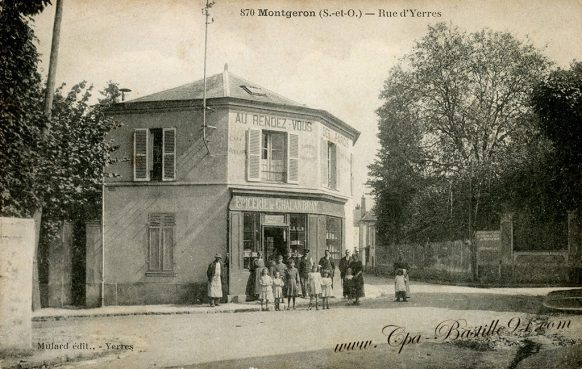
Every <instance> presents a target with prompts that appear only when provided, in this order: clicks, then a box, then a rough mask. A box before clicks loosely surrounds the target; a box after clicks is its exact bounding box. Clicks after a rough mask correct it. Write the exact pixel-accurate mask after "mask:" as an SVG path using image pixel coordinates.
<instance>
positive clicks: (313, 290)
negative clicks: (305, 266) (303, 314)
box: [308, 265, 321, 310]
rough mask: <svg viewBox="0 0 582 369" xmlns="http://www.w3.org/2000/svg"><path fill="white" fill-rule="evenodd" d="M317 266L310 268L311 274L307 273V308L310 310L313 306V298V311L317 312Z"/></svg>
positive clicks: (318, 281) (319, 286) (318, 275)
mask: <svg viewBox="0 0 582 369" xmlns="http://www.w3.org/2000/svg"><path fill="white" fill-rule="evenodd" d="M318 269H319V266H317V265H314V266H313V267H311V273H309V281H308V285H309V307H308V310H311V308H312V306H313V298H314V297H315V310H319V307H318V306H317V299H318V298H319V296H320V295H321V272H320V271H319V270H318Z"/></svg>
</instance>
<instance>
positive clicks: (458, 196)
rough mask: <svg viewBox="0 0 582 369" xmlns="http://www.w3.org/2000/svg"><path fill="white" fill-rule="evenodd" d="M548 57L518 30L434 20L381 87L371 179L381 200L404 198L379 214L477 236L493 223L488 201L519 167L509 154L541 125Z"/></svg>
mask: <svg viewBox="0 0 582 369" xmlns="http://www.w3.org/2000/svg"><path fill="white" fill-rule="evenodd" d="M549 65H550V63H549V61H548V60H547V59H546V58H545V57H544V56H543V55H542V54H541V53H540V52H539V51H538V50H537V49H535V48H534V47H533V46H532V45H531V44H530V43H527V42H522V41H519V40H517V39H515V38H514V37H513V36H512V35H511V34H509V33H505V32H494V31H491V30H482V31H479V32H476V33H466V32H462V31H460V30H459V29H458V28H456V27H452V26H451V27H449V26H447V25H446V24H444V23H439V24H436V25H434V26H429V28H428V33H427V34H426V35H425V36H424V37H423V38H422V39H420V40H419V41H418V42H416V44H415V46H414V47H413V49H412V51H411V52H410V53H408V54H407V55H405V56H404V57H403V58H402V59H401V60H400V62H399V64H398V65H397V66H396V67H394V68H393V69H392V71H391V73H390V76H389V78H388V79H387V80H386V82H385V84H384V89H383V91H382V93H381V95H380V97H381V99H382V100H383V101H384V102H383V105H382V107H381V108H380V109H378V111H377V114H378V117H379V128H380V134H379V138H380V144H381V150H380V153H379V155H378V158H377V159H376V161H375V162H374V163H373V164H372V165H371V167H370V170H371V171H370V175H371V177H372V179H371V181H370V184H371V185H372V187H373V188H374V192H375V194H376V196H377V197H378V205H379V206H392V204H393V203H394V202H392V204H391V203H385V202H383V201H382V199H383V198H384V197H389V198H395V199H397V200H396V204H397V207H396V209H399V210H397V211H391V210H386V209H380V210H379V211H378V213H379V214H378V216H379V217H380V218H381V216H382V214H389V215H390V216H391V218H390V221H385V220H381V219H379V226H380V225H381V224H382V223H383V222H385V223H389V224H399V226H398V228H399V230H398V231H396V233H395V234H400V237H399V238H401V240H402V237H404V238H408V239H411V238H412V239H415V238H418V239H426V238H427V237H428V238H430V237H436V238H449V237H452V236H458V235H459V234H465V235H466V236H469V237H471V233H472V230H473V229H474V226H475V224H479V225H480V226H486V223H487V222H488V220H489V218H490V217H489V216H488V214H486V215H483V214H481V212H482V211H483V209H482V207H483V203H484V202H486V201H487V198H491V197H492V196H493V189H494V188H495V186H494V184H495V181H497V180H498V179H499V177H500V176H501V174H502V173H504V172H505V171H507V170H510V168H511V165H512V164H511V163H510V160H508V158H510V157H511V155H512V154H513V153H514V152H515V151H519V150H520V149H519V147H518V146H519V143H520V140H522V138H523V137H528V135H530V134H531V133H532V132H533V131H535V126H534V125H533V124H532V123H531V120H530V119H529V118H530V117H531V107H530V105H529V98H530V93H531V91H532V88H533V86H534V84H535V83H536V82H538V81H539V80H540V78H541V77H542V76H543V75H544V73H545V72H546V70H547V68H548V67H549ZM408 130H409V131H410V133H405V132H406V131H408ZM407 135H408V136H407ZM403 137H404V138H406V139H405V140H404V143H403V141H402V138H403ZM403 168H407V169H406V173H407V175H405V176H402V175H400V173H401V172H402V171H403V170H404V169H403ZM400 193H402V196H400V197H399V194H400ZM435 196H437V197H439V200H438V201H437V199H435V198H434V197H435ZM429 205H430V206H429ZM490 210H491V209H490ZM445 214H446V215H448V217H449V218H450V219H449V220H448V221H447V224H448V225H449V226H448V227H446V226H445V225H444V224H443V219H444V218H446V217H444V215H445ZM450 225H453V226H450ZM431 229H432V230H431ZM383 232H393V230H390V229H380V233H381V234H382V233H383Z"/></svg>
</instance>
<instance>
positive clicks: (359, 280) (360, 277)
mask: <svg viewBox="0 0 582 369" xmlns="http://www.w3.org/2000/svg"><path fill="white" fill-rule="evenodd" d="M350 268H351V269H352V273H353V274H354V278H353V280H352V283H353V289H354V305H360V297H364V266H363V265H362V262H361V261H360V258H359V256H358V254H354V255H353V256H352V262H351V263H350Z"/></svg>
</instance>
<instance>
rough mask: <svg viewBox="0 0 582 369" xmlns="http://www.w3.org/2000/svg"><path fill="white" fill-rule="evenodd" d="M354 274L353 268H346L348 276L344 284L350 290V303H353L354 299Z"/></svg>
mask: <svg viewBox="0 0 582 369" xmlns="http://www.w3.org/2000/svg"><path fill="white" fill-rule="evenodd" d="M353 283H354V275H353V274H352V268H348V269H347V270H346V276H345V278H344V284H345V287H346V290H347V291H348V305H351V304H352V299H353V298H354V285H353Z"/></svg>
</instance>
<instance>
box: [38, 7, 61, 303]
mask: <svg viewBox="0 0 582 369" xmlns="http://www.w3.org/2000/svg"><path fill="white" fill-rule="evenodd" d="M63 1H64V0H57V3H56V11H55V22H54V24H53V38H52V44H51V55H50V59H49V72H48V77H47V82H46V91H45V95H44V115H45V116H46V118H47V124H46V126H45V127H44V128H43V130H42V135H43V139H46V138H47V135H48V133H49V131H50V126H51V124H50V119H51V110H52V108H53V98H54V93H55V76H56V74H57V58H58V55H59V39H60V35H61V20H62V18H63ZM41 221H42V206H41V207H39V208H38V209H37V210H36V211H35V213H34V222H35V232H36V235H35V241H34V260H33V264H32V265H33V275H32V284H33V286H32V310H33V311H34V310H38V309H40V308H41V306H40V286H39V278H38V250H39V242H40V228H41V227H40V225H41Z"/></svg>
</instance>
